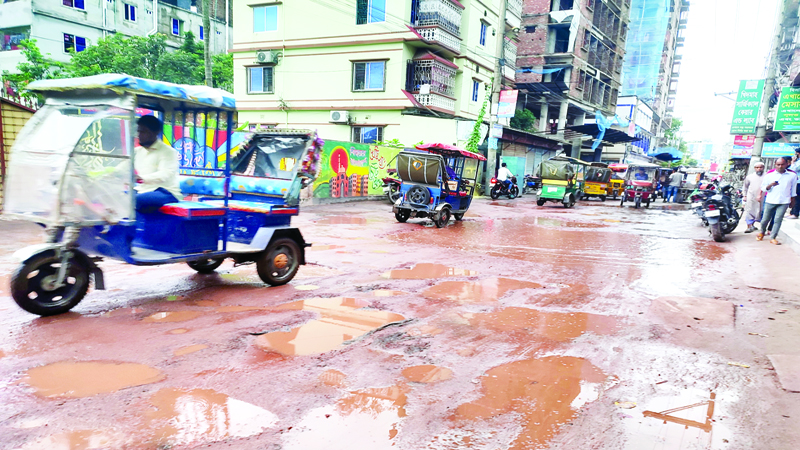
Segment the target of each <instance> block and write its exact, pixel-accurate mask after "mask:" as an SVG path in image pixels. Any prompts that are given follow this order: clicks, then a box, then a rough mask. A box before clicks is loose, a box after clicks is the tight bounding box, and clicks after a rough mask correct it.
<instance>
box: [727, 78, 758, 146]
mask: <svg viewBox="0 0 800 450" xmlns="http://www.w3.org/2000/svg"><path fill="white" fill-rule="evenodd" d="M763 93H764V80H743V81H740V82H739V95H737V96H736V106H735V107H734V109H733V121H732V122H731V134H739V135H745V134H756V122H757V121H758V110H759V107H760V106H761V96H762V94H763Z"/></svg>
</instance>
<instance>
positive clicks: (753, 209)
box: [742, 161, 764, 233]
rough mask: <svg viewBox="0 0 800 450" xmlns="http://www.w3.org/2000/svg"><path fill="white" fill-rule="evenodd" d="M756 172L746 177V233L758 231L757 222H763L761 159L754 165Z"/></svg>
mask: <svg viewBox="0 0 800 450" xmlns="http://www.w3.org/2000/svg"><path fill="white" fill-rule="evenodd" d="M753 169H754V172H753V173H751V174H750V175H748V176H747V177H746V178H745V179H744V186H743V187H742V191H743V192H744V202H745V204H744V221H745V223H747V229H746V230H745V231H744V232H745V233H752V232H753V231H756V227H755V225H754V224H755V223H756V222H761V200H762V199H761V183H762V182H763V181H764V163H763V162H761V161H759V162H757V163H756V164H755V165H754V166H753Z"/></svg>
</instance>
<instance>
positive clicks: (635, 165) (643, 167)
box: [628, 163, 661, 169]
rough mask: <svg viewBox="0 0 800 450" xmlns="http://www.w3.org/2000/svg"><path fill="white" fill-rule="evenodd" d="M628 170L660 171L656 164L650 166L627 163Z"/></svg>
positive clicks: (648, 164) (647, 164)
mask: <svg viewBox="0 0 800 450" xmlns="http://www.w3.org/2000/svg"><path fill="white" fill-rule="evenodd" d="M628 168H629V169H660V168H661V166H659V165H658V164H650V163H629V164H628Z"/></svg>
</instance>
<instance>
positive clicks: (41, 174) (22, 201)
mask: <svg viewBox="0 0 800 450" xmlns="http://www.w3.org/2000/svg"><path fill="white" fill-rule="evenodd" d="M129 114H130V111H127V110H124V109H121V108H119V107H117V106H108V105H94V106H92V107H91V108H78V107H74V106H65V105H58V106H57V105H54V104H46V105H45V106H44V107H43V108H42V109H40V110H39V111H38V112H37V113H36V114H35V115H34V116H33V117H32V118H31V119H30V120H29V121H28V123H27V124H25V127H23V129H22V131H21V132H20V134H19V136H18V137H17V140H16V142H15V144H14V146H13V147H12V149H11V157H10V161H9V171H8V179H7V183H6V196H5V206H4V209H5V212H6V213H8V214H14V215H21V216H24V217H27V218H30V219H32V220H35V221H37V222H41V223H45V224H64V223H73V224H79V223H97V222H100V223H116V222H119V221H120V220H121V219H124V218H128V217H131V212H132V211H131V210H132V201H131V194H130V192H128V191H129V186H130V182H131V177H132V175H131V166H130V164H131V154H132V149H131V148H129V142H130V139H129V137H130V136H131V129H130V126H129V121H128V118H129Z"/></svg>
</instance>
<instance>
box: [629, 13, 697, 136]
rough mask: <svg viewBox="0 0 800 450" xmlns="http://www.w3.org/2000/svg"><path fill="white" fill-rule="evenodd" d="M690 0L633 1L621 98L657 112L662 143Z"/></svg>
mask: <svg viewBox="0 0 800 450" xmlns="http://www.w3.org/2000/svg"><path fill="white" fill-rule="evenodd" d="M689 6H690V3H689V1H688V0H631V23H630V33H629V36H628V42H627V47H626V50H627V54H626V56H625V64H624V67H623V71H622V74H623V82H622V89H621V95H626V96H637V97H639V99H640V100H642V101H644V102H645V103H646V104H647V105H648V106H650V107H651V108H652V110H653V122H652V128H651V129H650V130H649V131H650V132H651V133H652V134H653V135H654V136H656V137H657V139H655V140H653V142H652V143H651V144H652V145H651V149H652V148H653V147H656V146H658V145H661V144H662V142H659V138H661V137H663V132H664V130H665V129H667V128H669V124H670V119H671V116H672V111H673V110H674V108H675V95H676V94H677V91H678V77H679V76H680V67H681V58H682V56H681V54H680V52H681V49H682V48H683V44H684V40H685V35H684V33H685V32H686V25H687V23H688V14H689Z"/></svg>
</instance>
